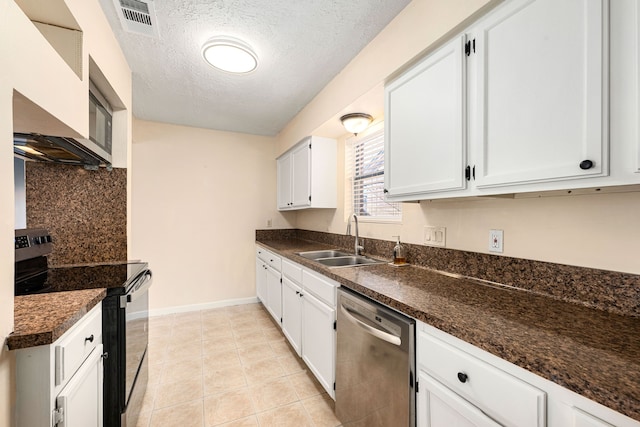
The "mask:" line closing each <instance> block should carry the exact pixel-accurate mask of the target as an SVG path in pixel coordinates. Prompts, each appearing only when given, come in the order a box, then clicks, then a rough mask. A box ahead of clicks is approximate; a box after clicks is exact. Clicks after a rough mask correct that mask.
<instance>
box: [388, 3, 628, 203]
mask: <svg viewBox="0 0 640 427" xmlns="http://www.w3.org/2000/svg"><path fill="white" fill-rule="evenodd" d="M633 3H634V2H628V1H627V2H615V3H614V2H610V1H608V0H588V1H586V0H585V1H565V2H561V4H559V3H558V2H556V1H553V0H507V1H505V2H503V3H501V4H500V5H498V6H497V7H496V8H495V9H493V10H492V11H490V12H489V13H487V15H486V16H484V17H482V18H480V19H479V20H478V21H477V22H476V23H475V24H473V25H472V26H470V27H469V28H467V29H466V30H465V31H464V33H463V34H460V35H458V36H456V37H455V38H453V39H452V40H450V41H449V42H448V43H446V44H444V45H443V46H441V47H440V48H438V49H437V50H434V51H433V52H432V53H431V54H429V55H428V56H426V57H425V58H423V59H422V60H421V61H420V62H418V63H416V64H415V65H413V66H412V67H411V68H409V69H407V70H406V71H405V72H404V73H403V74H401V75H399V76H398V77H397V78H395V79H394V80H392V81H390V82H389V83H388V84H387V85H386V86H385V117H386V120H385V121H386V126H385V128H386V129H385V132H386V134H385V171H386V176H385V189H386V192H387V197H388V199H389V200H391V201H409V200H421V199H437V198H450V197H466V196H489V195H498V194H505V193H526V192H541V191H555V190H567V189H577V188H599V187H606V186H620V185H637V184H640V174H638V164H637V163H638V161H640V160H638V161H637V159H638V158H640V149H638V143H637V141H638V140H639V138H638V130H637V122H638V119H637V117H638V110H639V107H638V106H639V105H640V103H638V102H637V99H638V84H637V73H636V75H634V72H633V70H634V69H635V65H637V64H635V63H634V61H633V59H629V58H636V57H637V51H638V50H640V49H639V48H638V47H639V46H640V38H638V37H637V35H636V36H635V37H636V39H634V41H628V39H629V34H628V33H629V29H630V28H634V30H635V31H636V32H638V26H639V22H638V21H639V20H640V18H639V14H638V10H637V5H634V4H633ZM549 16H553V17H554V19H549ZM625 29H626V30H625ZM625 31H626V32H625ZM632 37H633V35H632ZM625 41H628V42H626V43H625ZM634 49H635V51H634Z"/></svg>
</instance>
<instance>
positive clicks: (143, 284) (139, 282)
mask: <svg viewBox="0 0 640 427" xmlns="http://www.w3.org/2000/svg"><path fill="white" fill-rule="evenodd" d="M151 282H152V275H151V270H146V271H144V272H143V273H141V274H140V275H139V276H138V277H137V278H136V279H135V284H134V285H133V286H132V287H131V291H129V293H128V294H126V295H122V296H121V297H120V308H125V307H126V306H127V304H128V303H130V302H133V301H135V300H136V299H138V297H140V296H141V295H143V294H144V293H145V292H147V291H148V290H149V288H150V287H151Z"/></svg>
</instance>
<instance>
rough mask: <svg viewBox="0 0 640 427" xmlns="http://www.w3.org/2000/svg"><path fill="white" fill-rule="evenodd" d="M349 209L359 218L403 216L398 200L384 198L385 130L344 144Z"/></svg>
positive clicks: (383, 219)
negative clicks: (392, 201)
mask: <svg viewBox="0 0 640 427" xmlns="http://www.w3.org/2000/svg"><path fill="white" fill-rule="evenodd" d="M346 160H347V161H346V165H347V171H346V172H347V173H346V175H347V179H348V182H349V183H350V187H351V192H350V193H351V200H350V203H349V204H350V208H351V211H352V212H355V213H356V214H357V215H358V216H359V217H363V219H364V218H366V219H372V220H381V221H399V220H400V219H402V211H401V208H400V203H390V202H387V201H385V199H384V129H380V130H378V131H375V132H373V133H371V134H369V135H367V136H365V137H363V138H360V139H358V138H353V139H352V140H351V141H350V142H349V143H348V144H347V156H346Z"/></svg>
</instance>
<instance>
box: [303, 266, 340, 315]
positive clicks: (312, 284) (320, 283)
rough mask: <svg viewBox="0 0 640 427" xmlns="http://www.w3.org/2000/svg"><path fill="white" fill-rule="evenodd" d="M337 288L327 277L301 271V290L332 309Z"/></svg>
mask: <svg viewBox="0 0 640 427" xmlns="http://www.w3.org/2000/svg"><path fill="white" fill-rule="evenodd" d="M338 286H339V285H338V283H337V282H335V281H333V280H331V279H329V278H327V277H324V276H321V275H319V274H316V273H312V272H310V271H307V270H303V271H302V288H303V289H305V290H307V291H309V292H311V293H312V294H313V295H315V296H316V297H317V298H319V299H320V300H321V301H323V302H324V303H326V304H329V306H330V307H332V308H335V307H336V288H337V287H338Z"/></svg>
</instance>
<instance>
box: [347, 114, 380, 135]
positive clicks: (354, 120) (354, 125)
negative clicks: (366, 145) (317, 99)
mask: <svg viewBox="0 0 640 427" xmlns="http://www.w3.org/2000/svg"><path fill="white" fill-rule="evenodd" d="M340 121H341V122H342V126H344V128H345V129H346V130H347V131H349V132H351V133H352V134H354V135H358V134H359V133H360V132H362V131H363V130H365V129H366V128H367V126H369V124H370V123H371V122H372V121H373V117H371V116H370V115H369V114H365V113H351V114H345V115H344V116H342V117H340Z"/></svg>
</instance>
